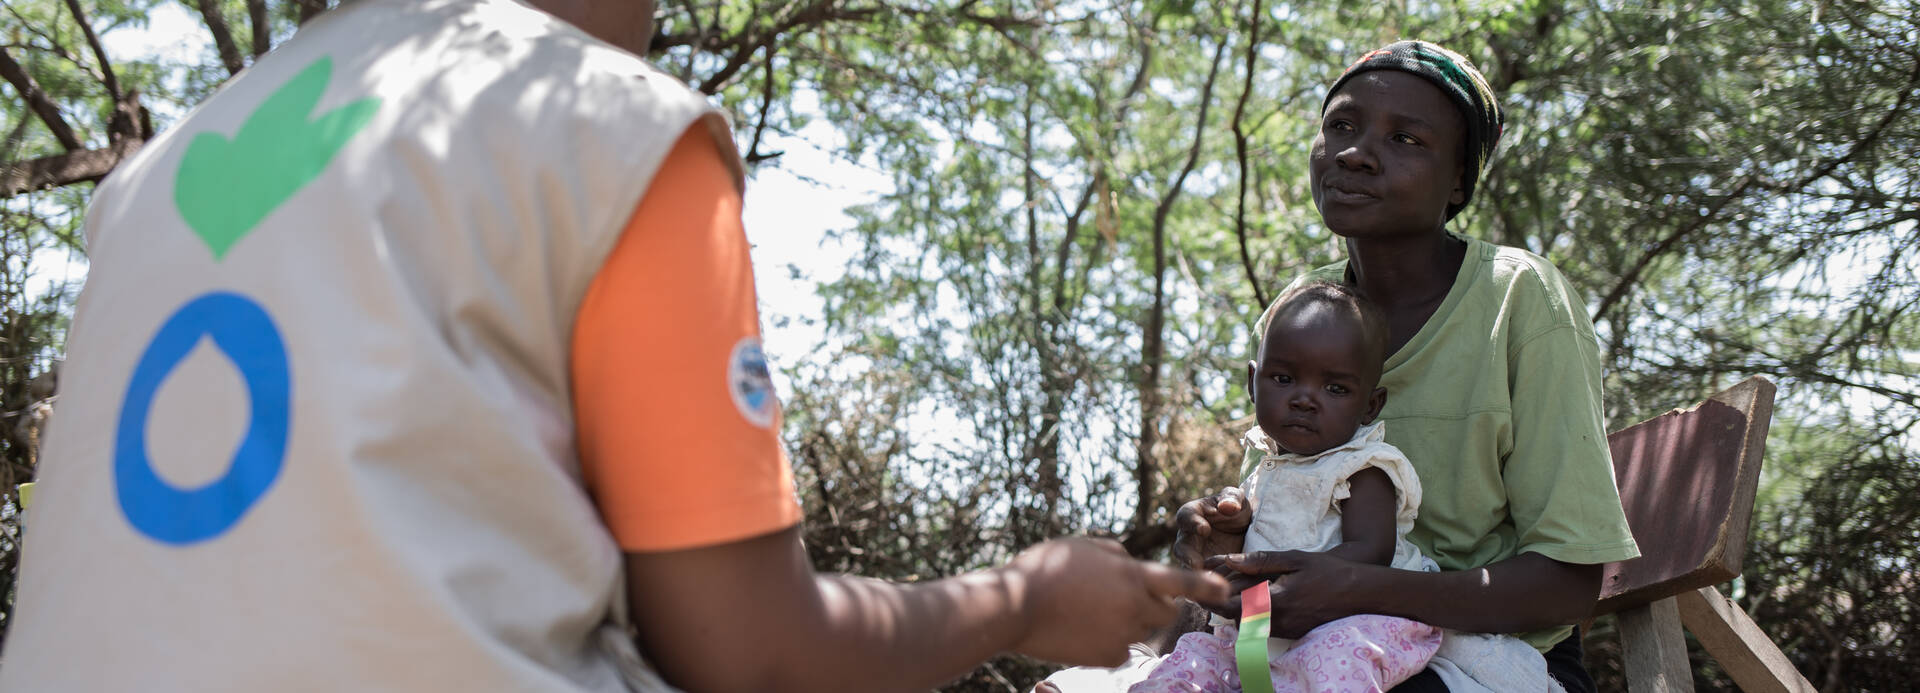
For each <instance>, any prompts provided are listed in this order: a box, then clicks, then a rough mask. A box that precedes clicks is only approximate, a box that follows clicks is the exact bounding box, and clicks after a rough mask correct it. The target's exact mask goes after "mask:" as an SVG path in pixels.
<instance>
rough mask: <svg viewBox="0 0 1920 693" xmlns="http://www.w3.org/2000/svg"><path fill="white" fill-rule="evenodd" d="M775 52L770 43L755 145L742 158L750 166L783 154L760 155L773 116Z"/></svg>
mask: <svg viewBox="0 0 1920 693" xmlns="http://www.w3.org/2000/svg"><path fill="white" fill-rule="evenodd" d="M773 51H774V44H772V43H768V44H767V57H766V60H765V62H764V63H763V66H764V67H765V68H766V69H765V73H764V74H763V75H761V84H760V117H759V119H758V120H757V122H755V123H754V125H753V143H752V144H749V145H747V155H746V156H744V157H741V158H743V159H745V160H746V162H747V163H749V164H757V163H760V162H762V161H766V160H768V159H771V158H774V157H776V156H780V154H781V152H773V153H771V154H762V153H760V137H761V135H764V134H766V131H767V121H768V120H770V119H772V116H771V115H769V114H768V112H769V111H772V110H773Z"/></svg>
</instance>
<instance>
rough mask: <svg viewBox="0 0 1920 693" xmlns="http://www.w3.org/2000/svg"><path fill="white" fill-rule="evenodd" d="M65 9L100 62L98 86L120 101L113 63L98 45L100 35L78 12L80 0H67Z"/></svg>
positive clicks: (102, 47) (118, 84)
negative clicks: (70, 14) (78, 26)
mask: <svg viewBox="0 0 1920 693" xmlns="http://www.w3.org/2000/svg"><path fill="white" fill-rule="evenodd" d="M67 9H68V10H69V11H71V12H73V21H74V22H75V23H78V24H79V25H80V31H81V32H82V33H84V34H86V36H87V46H88V47H90V48H92V49H93V59H94V60H97V61H99V62H100V84H101V85H102V86H105V87H106V88H107V96H109V97H112V99H113V100H114V101H119V100H121V98H122V97H123V95H122V94H121V92H120V80H119V79H118V78H116V77H114V75H113V63H112V62H111V61H109V60H107V49H106V48H105V47H104V46H102V45H100V35H99V34H95V33H94V32H93V23H92V22H89V21H87V14H86V13H85V12H82V11H80V0H67Z"/></svg>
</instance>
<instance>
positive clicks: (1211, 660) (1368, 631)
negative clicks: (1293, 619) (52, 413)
mask: <svg viewBox="0 0 1920 693" xmlns="http://www.w3.org/2000/svg"><path fill="white" fill-rule="evenodd" d="M1216 630H1217V632H1215V633H1188V634H1186V635H1183V636H1180V643H1179V644H1178V645H1176V646H1174V648H1173V652H1171V653H1169V654H1167V656H1165V657H1162V658H1160V663H1159V664H1158V665H1156V666H1154V668H1153V671H1152V673H1149V674H1148V675H1147V679H1146V680H1145V681H1141V682H1140V683H1137V684H1134V686H1133V688H1131V689H1129V690H1130V691H1131V692H1132V693H1173V692H1179V693H1239V691H1240V673H1239V672H1238V671H1235V669H1234V665H1233V639H1234V635H1235V629H1234V627H1233V626H1230V625H1229V626H1220V627H1219V628H1217V629H1216ZM1438 649H1440V629H1438V628H1434V627H1433V626H1429V625H1427V624H1424V623H1420V622H1419V621H1410V620H1407V619H1404V618H1395V617H1392V616H1376V615H1371V614H1369V615H1361V616H1349V617H1347V618H1343V619H1339V620H1337V621H1329V622H1327V623H1325V624H1323V625H1321V626H1320V627H1319V628H1315V629H1313V630H1311V631H1308V632H1307V635H1306V637H1303V638H1301V639H1300V640H1299V641H1297V642H1295V643H1294V644H1293V648H1292V649H1289V650H1287V652H1286V654H1282V655H1280V656H1279V657H1275V658H1273V659H1272V660H1270V661H1269V662H1268V664H1267V666H1268V669H1269V671H1270V672H1271V673H1272V675H1273V690H1274V691H1275V693H1306V692H1309V691H1311V692H1314V693H1320V692H1323V691H1324V692H1334V691H1339V692H1345V691H1384V690H1386V689H1388V688H1392V687H1393V686H1394V685H1395V684H1398V683H1400V682H1401V681H1405V680H1407V678H1408V677H1410V676H1413V675H1414V674H1416V673H1418V672H1419V671H1420V670H1421V669H1424V668H1426V666H1427V660H1428V659H1431V658H1432V657H1433V653H1434V651H1435V650H1438Z"/></svg>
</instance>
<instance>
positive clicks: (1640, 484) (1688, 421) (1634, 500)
mask: <svg viewBox="0 0 1920 693" xmlns="http://www.w3.org/2000/svg"><path fill="white" fill-rule="evenodd" d="M1773 395H1774V387H1773V383H1770V382H1768V381H1767V380H1766V379H1765V378H1761V377H1759V376H1755V377H1752V378H1748V379H1747V380H1745V381H1743V382H1741V383H1740V384H1738V385H1735V386H1733V387H1731V388H1728V389H1726V390H1724V391H1722V392H1720V393H1719V394H1716V395H1714V396H1712V397H1710V398H1708V399H1707V400H1706V401H1704V402H1701V403H1700V404H1699V405H1697V406H1695V407H1693V408H1691V409H1686V410H1674V411H1671V412H1667V413H1665V414H1662V415H1660V416H1657V417H1654V418H1652V419H1648V420H1646V421H1643V422H1641V423H1638V424H1635V425H1633V426H1631V427H1628V428H1626V429H1623V430H1621V431H1619V432H1616V433H1614V434H1612V435H1610V436H1607V443H1608V445H1609V447H1610V448H1611V449H1612V451H1613V465H1614V478H1615V480H1616V481H1617V482H1618V483H1619V485H1620V500H1621V503H1622V504H1623V505H1624V506H1625V507H1626V511H1627V523H1628V524H1629V525H1631V526H1632V528H1633V536H1634V540H1635V541H1636V542H1637V543H1638V544H1639V545H1640V557H1639V558H1635V559H1632V560H1627V561H1621V562H1618V563H1609V564H1607V566H1606V572H1605V577H1604V578H1603V579H1602V581H1601V583H1600V601H1599V603H1598V604H1597V605H1596V606H1595V607H1594V614H1595V615H1600V614H1607V613H1612V612H1614V611H1618V610H1620V609H1623V608H1626V607H1630V606H1637V605H1641V604H1647V603H1649V602H1652V601H1655V600H1658V599H1663V598H1666V597H1671V596H1675V595H1678V594H1680V593H1683V592H1688V591H1691V590H1697V589H1699V588H1701V587H1707V586H1710V585H1715V584H1718V583H1721V582H1725V581H1727V580H1731V579H1733V578H1734V577H1735V576H1737V575H1739V574H1740V563H1741V560H1742V559H1743V558H1745V556H1746V550H1747V524H1748V521H1749V519H1750V518H1751V517H1752V513H1753V496H1754V493H1755V491H1756V489H1757V487H1758V485H1759V482H1760V457H1761V451H1762V450H1764V449H1765V447H1766V440H1767V427H1768V424H1769V423H1770V422H1771V421H1772V419H1773Z"/></svg>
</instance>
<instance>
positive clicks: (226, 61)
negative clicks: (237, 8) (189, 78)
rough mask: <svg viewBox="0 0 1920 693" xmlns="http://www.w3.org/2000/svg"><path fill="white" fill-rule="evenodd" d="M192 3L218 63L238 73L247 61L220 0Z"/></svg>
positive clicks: (233, 72)
mask: <svg viewBox="0 0 1920 693" xmlns="http://www.w3.org/2000/svg"><path fill="white" fill-rule="evenodd" d="M68 1H69V2H71V1H72V0H68ZM194 4H195V5H197V6H198V7H199V8H200V18H201V19H202V20H204V21H205V22H206V25H207V31H208V32H210V33H212V34H213V45H214V47H215V48H217V49H219V51H220V63H221V64H222V65H226V66H227V74H228V75H237V74H240V71H241V70H244V69H246V68H247V63H246V60H245V59H244V58H242V57H240V45H239V44H237V43H234V41H233V30H232V29H231V28H229V27H228V26H227V18H226V16H224V15H222V14H220V0H197V1H196V2H195V3H194Z"/></svg>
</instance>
